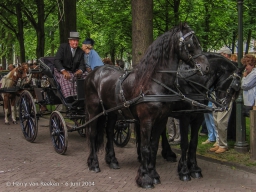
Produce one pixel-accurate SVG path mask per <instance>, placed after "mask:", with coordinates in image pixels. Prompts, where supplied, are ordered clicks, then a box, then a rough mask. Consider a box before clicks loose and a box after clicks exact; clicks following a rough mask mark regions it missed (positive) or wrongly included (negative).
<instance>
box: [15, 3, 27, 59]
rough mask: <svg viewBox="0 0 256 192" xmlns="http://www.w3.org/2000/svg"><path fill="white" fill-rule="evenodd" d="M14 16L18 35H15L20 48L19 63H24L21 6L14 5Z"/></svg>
mask: <svg viewBox="0 0 256 192" xmlns="http://www.w3.org/2000/svg"><path fill="white" fill-rule="evenodd" d="M16 16H17V23H18V33H16V37H17V39H18V41H19V46H20V55H19V58H20V62H25V61H26V54H25V42H24V31H23V27H24V26H23V18H22V12H21V5H20V4H16Z"/></svg>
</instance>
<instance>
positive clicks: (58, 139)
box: [49, 111, 68, 155]
mask: <svg viewBox="0 0 256 192" xmlns="http://www.w3.org/2000/svg"><path fill="white" fill-rule="evenodd" d="M49 128H50V135H51V138H52V143H53V147H54V149H55V151H56V152H57V153H59V154H61V155H63V154H64V153H65V152H66V151H67V147H68V130H67V126H66V123H65V121H64V118H63V116H62V115H61V113H60V112H59V111H53V112H52V114H51V116H50V123H49Z"/></svg>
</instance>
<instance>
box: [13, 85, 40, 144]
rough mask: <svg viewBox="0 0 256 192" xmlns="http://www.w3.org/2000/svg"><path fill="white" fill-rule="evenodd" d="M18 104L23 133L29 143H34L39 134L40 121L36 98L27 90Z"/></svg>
mask: <svg viewBox="0 0 256 192" xmlns="http://www.w3.org/2000/svg"><path fill="white" fill-rule="evenodd" d="M18 103H19V118H20V124H21V130H22V133H23V135H24V137H25V139H26V140H27V141H29V142H33V141H34V140H35V139H36V136H37V132H38V123H37V121H38V120H37V116H36V113H37V112H36V106H35V103H34V98H33V97H32V95H31V94H30V92H29V91H27V90H25V91H23V92H22V93H21V95H20V98H19V102H18Z"/></svg>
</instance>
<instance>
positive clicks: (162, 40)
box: [85, 24, 209, 188]
mask: <svg viewBox="0 0 256 192" xmlns="http://www.w3.org/2000/svg"><path fill="white" fill-rule="evenodd" d="M180 60H182V61H184V62H186V63H187V64H189V65H190V66H193V67H195V69H196V71H197V73H199V74H200V75H201V73H203V74H205V73H207V72H208V70H209V67H208V65H209V63H208V61H207V59H206V57H205V56H204V55H202V50H201V47H200V44H199V42H198V39H197V38H196V36H195V34H194V32H193V31H192V30H191V28H190V27H189V26H188V25H187V24H181V25H180V26H177V27H174V28H173V29H171V30H170V31H168V32H166V33H164V34H163V35H162V36H160V37H158V38H157V39H156V40H155V41H154V42H153V43H152V45H150V46H149V48H148V49H147V51H146V54H145V55H144V57H143V58H142V60H141V62H140V64H138V65H137V66H136V67H135V68H134V70H133V71H132V72H130V73H127V74H124V72H123V71H122V70H120V69H119V68H117V67H114V66H109V65H105V66H102V67H100V68H97V69H96V70H94V71H92V72H91V73H90V74H89V75H88V76H87V78H86V80H85V90H86V93H85V98H86V111H87V112H88V115H89V120H90V121H91V123H90V124H89V128H88V133H87V135H88V138H89V139H88V141H89V143H90V154H89V157H88V160H87V164H88V167H89V170H91V171H95V172H99V171H100V168H99V162H98V157H97V152H98V150H99V148H100V147H101V146H102V144H103V135H104V129H105V121H103V120H105V119H104V116H101V117H99V118H98V114H100V113H102V114H107V119H108V121H107V126H106V135H107V143H106V147H105V150H106V156H105V161H106V162H107V163H108V164H109V165H110V167H111V168H115V169H117V168H119V165H118V161H117V159H116V157H115V152H114V146H113V132H114V131H113V129H114V126H115V121H116V114H115V113H116V111H117V109H120V108H121V110H122V114H123V115H124V116H125V117H126V118H128V119H136V120H137V121H138V123H139V127H140V129H139V130H140V132H141V149H140V151H141V165H140V167H139V170H138V175H137V177H136V182H137V184H138V185H139V186H141V187H144V188H151V187H153V186H154V184H158V183H160V176H159V175H158V173H157V171H156V169H155V164H156V154H157V149H158V143H159V137H160V134H161V133H162V131H163V130H164V128H165V125H166V122H167V118H168V113H169V111H171V110H173V102H171V103H166V102H165V98H162V99H161V98H160V99H159V98H158V97H157V96H158V95H163V96H165V95H168V94H170V91H169V90H167V89H165V86H168V87H170V88H174V87H175V84H174V81H175V79H176V74H170V73H162V72H160V73H158V71H164V70H173V71H177V68H178V63H179V61H180ZM159 82H162V83H163V84H164V85H160V84H159ZM149 95H150V96H149ZM146 96H149V97H146ZM152 96H153V97H152ZM154 96H156V97H154ZM152 99H153V100H152ZM107 112H108V113H107Z"/></svg>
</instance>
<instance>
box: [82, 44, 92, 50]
mask: <svg viewBox="0 0 256 192" xmlns="http://www.w3.org/2000/svg"><path fill="white" fill-rule="evenodd" d="M82 47H83V48H88V49H92V45H90V44H83V45H82Z"/></svg>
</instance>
